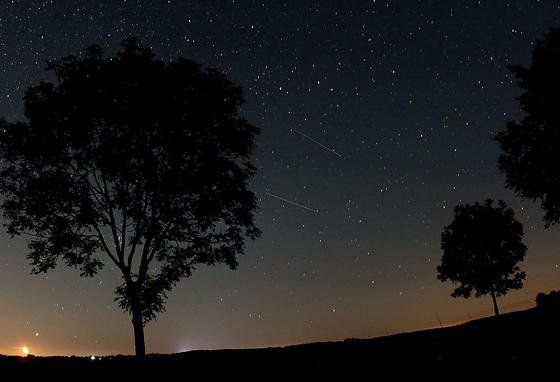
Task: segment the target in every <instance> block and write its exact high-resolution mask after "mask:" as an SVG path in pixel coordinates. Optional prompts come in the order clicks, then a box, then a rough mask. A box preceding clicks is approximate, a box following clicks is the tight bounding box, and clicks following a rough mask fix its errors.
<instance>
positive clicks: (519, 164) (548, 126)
mask: <svg viewBox="0 0 560 382" xmlns="http://www.w3.org/2000/svg"><path fill="white" fill-rule="evenodd" d="M510 70H511V71H512V72H513V74H515V76H516V77H517V81H518V84H519V87H520V88H521V89H523V91H524V92H523V93H522V94H521V96H520V97H519V98H518V100H519V102H520V104H521V109H522V110H523V113H524V116H523V119H522V120H521V121H519V122H508V124H507V127H506V129H505V130H504V131H502V132H500V133H499V134H498V135H497V136H496V140H497V141H498V143H499V145H500V148H501V149H502V154H501V155H500V157H499V159H498V167H499V169H500V170H501V171H502V172H503V173H504V174H505V175H506V187H507V188H508V189H511V190H513V191H515V192H516V193H517V194H518V195H520V196H521V197H524V198H527V199H530V200H538V201H540V203H541V207H542V208H543V210H544V211H545V215H544V220H545V224H546V226H547V227H548V226H550V225H552V224H556V223H558V222H560V166H558V163H559V162H560V156H559V153H560V29H551V30H550V32H549V33H548V34H546V35H545V38H544V40H538V41H537V42H536V44H535V47H534V49H533V56H532V63H531V66H530V67H528V68H525V67H523V66H519V65H514V66H511V67H510Z"/></svg>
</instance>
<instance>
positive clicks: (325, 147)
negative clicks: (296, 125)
mask: <svg viewBox="0 0 560 382" xmlns="http://www.w3.org/2000/svg"><path fill="white" fill-rule="evenodd" d="M293 130H294V131H295V132H296V133H298V134H299V135H301V136H302V137H304V138H307V139H309V140H310V141H311V142H313V143H316V144H318V145H319V146H321V147H322V148H324V149H325V150H327V151H328V152H330V153H332V154H334V155H336V156H337V157H339V158H341V159H344V157H343V156H342V155H340V154H339V153H337V152H336V151H334V149H331V148H330V147H327V146H325V145H324V144H322V143H321V142H319V141H317V140H315V139H313V138H311V137H310V136H309V135H307V134H304V133H302V132H301V131H298V130H296V129H293Z"/></svg>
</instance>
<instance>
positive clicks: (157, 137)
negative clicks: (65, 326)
mask: <svg viewBox="0 0 560 382" xmlns="http://www.w3.org/2000/svg"><path fill="white" fill-rule="evenodd" d="M47 69H48V70H50V71H52V72H54V74H55V75H56V77H57V79H58V81H57V82H56V83H49V82H44V83H41V84H40V85H38V86H36V87H31V88H30V89H28V90H27V92H26V95H25V116H26V117H27V121H26V122H21V123H7V122H5V121H0V124H1V126H0V128H1V130H0V134H1V135H0V154H1V160H2V162H1V171H0V191H1V193H2V194H3V202H2V208H3V214H4V217H5V219H6V225H7V231H8V233H9V234H10V235H11V236H12V237H13V236H15V235H29V236H27V237H29V242H28V247H29V253H28V256H27V257H28V259H29V260H30V262H31V264H32V265H33V270H32V272H33V273H41V272H47V271H48V270H50V269H52V268H54V267H55V266H56V264H57V263H59V262H62V263H64V264H66V265H67V266H70V267H75V268H77V269H78V270H79V271H80V272H81V275H82V276H92V275H94V274H96V272H97V271H98V270H99V269H100V268H101V267H102V266H103V264H104V263H105V262H107V261H109V262H112V263H114V264H115V266H116V267H117V268H118V269H119V271H120V273H121V274H122V284H121V285H119V286H118V287H117V288H116V298H115V300H116V301H117V302H118V303H119V305H120V306H121V307H122V308H123V309H124V310H126V311H128V312H129V313H130V314H131V316H132V324H133V327H134V337H135V349H136V354H137V355H138V356H143V355H144V354H145V345H144V326H145V324H146V323H147V322H149V321H150V320H152V319H154V318H155V317H156V314H157V313H159V312H162V311H164V303H165V300H166V298H167V294H168V292H169V291H170V290H171V289H172V288H173V287H174V286H175V284H176V283H177V282H178V281H179V280H180V279H182V278H184V277H188V276H190V275H191V272H192V271H193V270H194V269H195V267H196V266H197V264H208V265H214V264H217V263H225V264H227V265H228V266H229V267H231V268H232V269H233V268H235V267H236V266H237V264H238V263H237V260H236V257H237V255H239V254H241V253H242V252H243V250H244V239H245V238H246V237H248V238H251V239H255V238H256V237H257V236H258V235H259V233H260V232H259V230H258V228H256V227H255V225H254V222H253V221H254V216H253V213H254V210H255V209H256V198H255V195H254V193H253V192H251V191H250V190H249V189H248V181H249V179H250V178H251V177H252V176H253V175H254V172H255V168H254V167H253V165H252V164H251V163H250V161H249V159H250V155H251V152H252V150H253V148H254V139H255V136H256V134H258V132H259V131H258V129H257V128H256V127H254V126H252V125H251V124H249V123H248V122H247V121H245V120H244V119H242V118H240V117H239V116H238V108H239V106H240V104H241V103H242V102H243V98H242V92H241V88H240V87H238V86H236V85H234V84H233V83H232V82H230V81H229V80H227V79H226V78H225V77H224V76H223V75H222V74H220V73H218V72H217V71H215V70H211V69H208V70H201V69H200V67H199V65H198V64H196V63H195V62H193V61H190V60H187V59H183V58H179V59H177V60H174V61H168V60H165V61H163V60H161V59H158V58H156V57H155V56H154V54H153V53H152V51H151V50H150V49H148V48H146V47H143V46H142V45H141V44H140V43H139V42H138V41H137V40H135V39H128V40H126V41H125V42H124V43H123V49H122V50H121V51H120V52H119V53H118V54H117V55H116V57H113V58H105V57H104V56H103V54H102V51H101V49H100V48H99V47H97V46H92V47H89V48H88V49H87V50H86V51H85V52H83V54H82V55H81V56H79V57H76V56H68V57H66V58H63V59H61V60H57V61H52V62H49V63H48V68H47Z"/></svg>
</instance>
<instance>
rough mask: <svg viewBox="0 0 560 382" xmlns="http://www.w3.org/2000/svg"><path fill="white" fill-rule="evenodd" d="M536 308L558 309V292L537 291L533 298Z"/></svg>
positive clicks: (559, 304)
mask: <svg viewBox="0 0 560 382" xmlns="http://www.w3.org/2000/svg"><path fill="white" fill-rule="evenodd" d="M535 301H536V303H537V308H539V309H543V310H560V292H558V291H555V290H553V291H551V292H550V293H549V294H546V293H543V292H541V293H539V294H537V297H536V298H535Z"/></svg>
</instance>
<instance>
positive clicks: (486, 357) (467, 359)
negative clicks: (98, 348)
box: [0, 308, 560, 381]
mask: <svg viewBox="0 0 560 382" xmlns="http://www.w3.org/2000/svg"><path fill="white" fill-rule="evenodd" d="M559 319H560V313H559V311H558V309H554V310H551V309H537V308H533V309H529V310H524V311H519V312H513V313H508V314H504V315H501V316H499V317H488V318H483V319H479V320H475V321H470V322H467V323H465V324H462V325H458V326H454V327H448V328H439V329H430V330H423V331H418V332H411V333H401V334H396V335H392V336H387V337H379V338H373V339H348V340H345V341H340V342H326V343H312V344H305V345H295V346H289V347H284V348H266V349H251V350H214V351H191V352H187V353H180V354H170V355H158V354H154V355H149V356H147V357H146V359H145V360H144V361H142V362H138V361H136V360H135V359H134V358H133V357H129V356H113V357H103V358H102V359H101V360H95V361H92V360H90V359H89V358H82V357H7V356H0V372H1V373H2V374H0V380H4V378H2V376H21V377H24V379H23V380H28V379H27V378H26V377H28V376H29V375H30V374H34V375H37V376H42V377H44V378H41V379H43V380H51V379H50V377H51V376H58V378H56V379H54V380H61V379H65V378H67V379H73V380H90V379H94V378H97V377H101V378H103V377H108V378H109V379H108V380H113V379H114V378H116V377H117V375H122V376H125V377H140V378H134V380H157V379H158V377H161V378H165V379H166V380H167V379H169V378H170V377H173V378H174V379H176V380H180V381H182V380H202V379H204V380H215V379H218V378H219V379H222V380H226V379H227V380H232V381H238V380H263V381H266V380H279V379H282V380H302V379H304V377H307V379H308V380H327V379H328V380H334V379H337V380H393V378H391V376H393V377H396V376H399V375H405V374H406V375H410V376H414V375H416V376H420V375H422V376H426V375H427V374H426V373H430V374H429V375H431V376H432V377H433V379H437V380H442V379H446V380H462V379H467V378H466V375H475V376H476V375H479V378H476V379H472V378H468V379H470V380H487V377H488V376H489V374H493V375H496V374H497V375H501V376H504V375H509V376H511V375H514V376H515V375H517V376H520V374H519V373H527V372H529V373H531V374H533V376H535V374H534V373H537V372H542V373H544V374H543V375H545V376H546V375H548V374H549V373H548V370H549V371H550V372H551V373H552V375H551V378H552V379H548V378H547V380H558V379H557V378H560V376H559V375H560V372H559V371H560V341H559V340H560V330H559V324H560V320H559ZM65 376H66V377H65ZM47 377H49V378H48V379H47ZM70 377H71V378H70ZM201 377H203V378H201ZM377 377H379V378H381V379H379V378H377ZM461 377H464V378H461ZM240 378H241V379H240ZM539 379H540V378H539ZM6 380H8V379H6ZM9 380H12V379H9ZM100 380H105V378H103V379H100ZM122 380H128V378H125V379H122ZM423 380H424V379H423ZM499 380H501V378H500V379H499Z"/></svg>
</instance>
